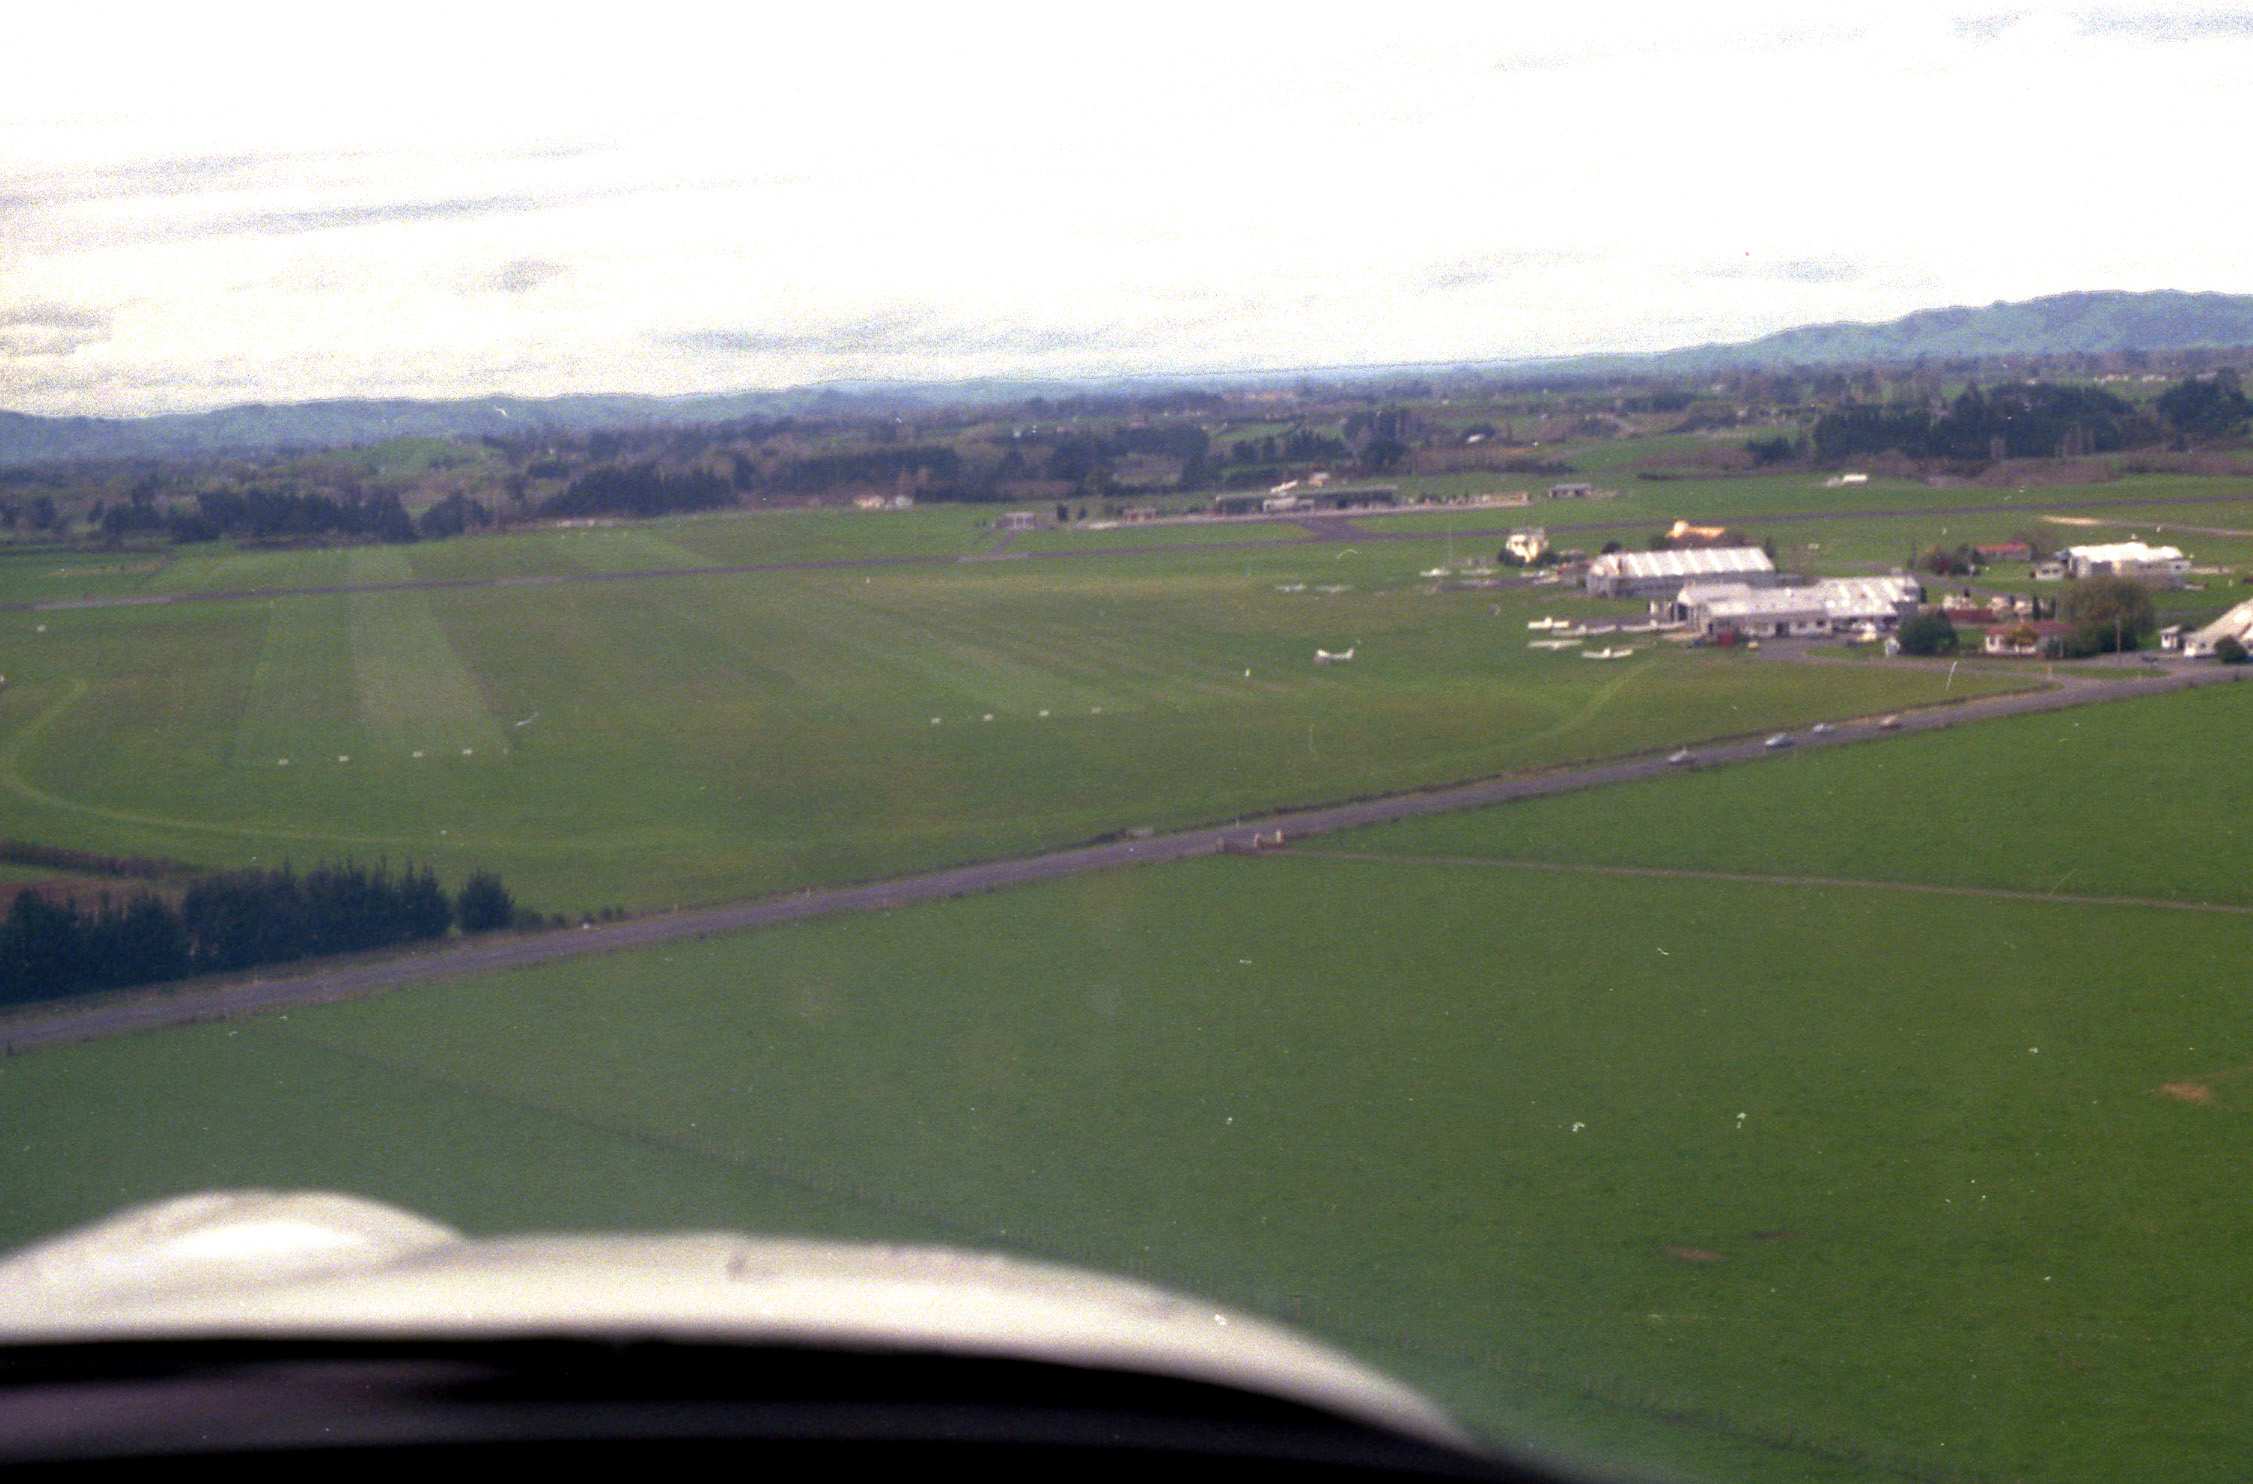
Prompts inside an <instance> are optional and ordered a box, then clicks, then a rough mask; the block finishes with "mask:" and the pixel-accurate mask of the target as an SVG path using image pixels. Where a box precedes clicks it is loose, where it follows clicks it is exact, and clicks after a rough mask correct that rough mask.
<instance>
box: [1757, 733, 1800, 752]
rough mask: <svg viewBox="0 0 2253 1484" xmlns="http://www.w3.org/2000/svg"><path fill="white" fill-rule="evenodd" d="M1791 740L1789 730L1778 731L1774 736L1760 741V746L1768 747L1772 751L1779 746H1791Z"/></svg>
mask: <svg viewBox="0 0 2253 1484" xmlns="http://www.w3.org/2000/svg"><path fill="white" fill-rule="evenodd" d="M1792 742H1793V737H1792V735H1791V733H1789V732H1778V733H1776V735H1775V736H1773V737H1770V738H1769V739H1768V740H1767V741H1765V742H1763V743H1761V744H1760V745H1761V746H1762V747H1765V748H1767V749H1769V750H1770V751H1774V750H1775V749H1776V748H1779V747H1789V746H1791V745H1792Z"/></svg>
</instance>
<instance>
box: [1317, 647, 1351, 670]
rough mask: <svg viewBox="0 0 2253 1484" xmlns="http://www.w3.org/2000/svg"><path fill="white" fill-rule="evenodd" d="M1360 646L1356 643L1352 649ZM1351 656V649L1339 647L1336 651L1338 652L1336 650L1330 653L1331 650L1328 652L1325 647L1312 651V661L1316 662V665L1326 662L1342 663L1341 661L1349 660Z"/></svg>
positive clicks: (1325, 663)
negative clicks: (1334, 652)
mask: <svg viewBox="0 0 2253 1484" xmlns="http://www.w3.org/2000/svg"><path fill="white" fill-rule="evenodd" d="M1360 647H1361V646H1360V645H1358V644H1357V645H1355V646H1354V649H1358V648H1360ZM1352 658H1353V650H1352V649H1341V650H1339V651H1338V652H1337V653H1336V654H1332V653H1331V652H1330V651H1329V650H1327V649H1317V650H1316V651H1315V652H1314V662H1315V663H1316V664H1318V665H1327V664H1332V663H1340V664H1342V663H1344V662H1345V661H1347V660H1350V659H1352Z"/></svg>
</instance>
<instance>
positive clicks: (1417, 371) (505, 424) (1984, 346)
mask: <svg viewBox="0 0 2253 1484" xmlns="http://www.w3.org/2000/svg"><path fill="white" fill-rule="evenodd" d="M2236 345H2253V295H2243V294H2193V293H2183V292H2179V291H2176V290H2172V289H2162V290H2158V291H2155V292H2152V293H2140V294H2138V293H2118V292H2102V293H2075V294H2052V295H2050V296H2049V297H2047V298H2042V299H2029V300H2026V301H2025V302H2024V303H2019V304H2005V303H1995V304H1990V305H1987V306H1986V307H1985V308H1971V307H1957V308H1951V309H1920V310H1918V311H1917V312H1916V313H1914V314H1908V315H1904V316H1902V317H1901V318H1900V319H1897V320H1892V321H1889V322H1887V323H1885V324H1877V325H1865V324H1835V325H1808V326H1803V327H1801V328H1799V329H1793V330H1781V331H1778V332H1777V333H1776V334H1773V335H1766V336H1763V337H1761V338H1760V339H1758V340H1750V341H1745V342H1743V343H1741V344H1734V345H1698V346H1689V347H1685V348H1683V349H1681V350H1668V351H1656V352H1653V353H1650V354H1647V355H1592V356H1568V357H1558V358H1554V359H1543V360H1533V361H1526V360H1517V361H1460V362H1431V363H1424V364H1417V365H1407V366H1381V367H1378V366H1372V367H1365V368H1353V367H1323V368H1319V369H1317V370H1313V371H1309V372H1298V371H1267V372H1246V373H1240V374H1230V373H1219V372H1216V373H1211V374H1193V375H1184V376H1157V375H1153V376H1138V377H1090V378H1081V379H1071V378H1056V379H1022V380H1015V379H1012V380H982V381H960V382H881V381H863V382H849V383H848V382H838V383H831V384H824V385H818V386H801V387H791V388H787V389H785V390H781V391H748V392H730V393H722V394H718V395H713V396H696V397H637V396H627V395H617V396H575V397H547V398H530V397H507V396H499V397H470V398H464V399H460V400H456V401H446V402H424V401H414V400H408V399H396V400H388V401H372V400H343V401H328V402H296V403H284V404H279V405H265V404H252V405H248V406H242V407H228V408H223V409H221V410H219V411H216V412H197V413H173V414H167V415H164V416H158V417H141V418H94V417H33V416H29V415H27V414H23V413H15V412H4V411H0V464H25V463H34V462H39V461H43V460H50V459H111V458H134V457H149V456H167V455H170V456H178V455H183V454H189V455H192V454H208V453H222V452H257V451H266V450H273V449H279V448H306V449H313V448H340V447H350V446H353V445H357V444H367V443H375V442H380V441H381V440H383V439H387V438H402V437H426V438H475V437H481V436H493V437H515V436H521V435H523V434H524V433H526V432H527V431H535V432H536V431H538V430H541V429H554V430H557V431H566V432H589V431H593V430H595V429H598V428H630V427H639V426H644V425H648V424H668V423H669V424H677V425H689V424H698V423H716V422H727V421H732V420H734V419H737V418H754V417H761V418H771V417H784V416H808V415H819V414H822V413H838V412H848V413H849V412H859V413H876V412H885V411H908V410H912V409H914V408H917V407H927V406H931V405H934V404H937V403H943V402H949V401H962V400H966V399H970V398H978V399H983V400H991V401H996V402H1003V401H1016V400H1022V399H1025V398H1029V397H1035V396H1046V397H1064V396H1072V395H1075V394H1086V393H1109V394H1113V395H1117V394H1122V393H1124V394H1139V393H1142V392H1148V391H1157V390H1166V391H1181V390H1183V389H1185V388H1190V387H1212V388H1216V389H1217V388H1224V387H1246V386H1276V385H1289V384H1290V383H1291V382H1293V381H1294V380H1296V379H1297V378H1299V377H1300V376H1302V375H1313V376H1318V377H1319V378H1321V379H1322V380H1325V381H1336V380H1340V379H1350V378H1356V377H1358V376H1363V375H1366V376H1369V377H1396V376H1403V375H1423V376H1434V375H1445V374H1447V373H1450V372H1457V373H1461V372H1475V373H1483V374H1485V375H1489V376H1497V377H1508V376H1514V375H1522V376H1529V377H1532V376H1556V375H1584V376H1615V375H1643V376H1665V375H1681V374H1694V373H1702V372H1706V371H1714V370H1721V369H1725V368H1728V367H1734V366H1745V367H1780V366H1787V365H1802V366H1819V365H1837V364H1843V363H1854V362H1864V361H1911V360H1915V359H1916V358H1917V357H1919V356H1927V357H1931V358H1933V359H1935V360H1954V359H1961V358H1966V357H1980V356H2012V355H2060V354H2072V353H2076V352H2084V353H2105V352H2113V351H2122V350H2184V349H2191V348H2194V347H2200V346H2236Z"/></svg>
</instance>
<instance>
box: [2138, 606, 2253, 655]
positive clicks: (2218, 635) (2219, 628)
mask: <svg viewBox="0 0 2253 1484" xmlns="http://www.w3.org/2000/svg"><path fill="white" fill-rule="evenodd" d="M2224 639H2235V640H2236V641H2237V642H2238V643H2240V644H2247V643H2253V598H2248V599H2246V600H2245V601H2244V602H2242V603H2240V604H2238V605H2237V606H2236V607H2235V608H2232V609H2231V610H2230V611H2229V612H2227V613H2225V614H2223V615H2222V616H2221V617H2220V618H2217V619H2215V620H2214V621H2213V622H2212V623H2210V624H2208V625H2206V627H2204V628H2202V629H2194V630H2192V631H2191V632H2190V633H2187V634H2184V635H2182V636H2181V640H2180V643H2181V648H2182V651H2183V653H2184V654H2185V655H2188V656H2190V657H2192V658H2194V659H2195V658H2197V657H2198V656H2200V655H2208V654H2212V653H2213V652H2214V646H2215V645H2217V644H2219V643H2221V642H2222V641H2223V640H2224ZM2160 642H2161V644H2162V645H2163V646H2164V647H2166V648H2169V649H2172V648H2174V647H2176V646H2174V645H2171V644H2167V643H2166V641H2165V639H2164V637H2162V639H2161V641H2160Z"/></svg>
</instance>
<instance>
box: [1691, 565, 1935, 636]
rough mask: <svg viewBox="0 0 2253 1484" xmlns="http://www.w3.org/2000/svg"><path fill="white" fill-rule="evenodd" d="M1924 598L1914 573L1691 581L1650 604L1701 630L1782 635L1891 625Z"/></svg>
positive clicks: (1754, 634)
mask: <svg viewBox="0 0 2253 1484" xmlns="http://www.w3.org/2000/svg"><path fill="white" fill-rule="evenodd" d="M1922 599H1923V590H1922V589H1921V588H1920V587H1919V586H1918V585H1917V580H1916V579H1915V578H1914V577H1907V576H1893V577H1826V578H1823V579H1821V580H1820V581H1817V582H1812V583H1809V584H1807V585H1806V586H1804V587H1760V588H1756V587H1753V586H1751V585H1750V584H1748V583H1742V582H1699V583H1690V584H1686V585H1684V587H1683V588H1682V590H1681V591H1680V592H1679V593H1677V594H1676V595H1675V597H1674V599H1673V601H1672V602H1671V603H1667V604H1659V603H1653V604H1652V605H1651V606H1652V608H1653V609H1654V610H1658V609H1663V610H1664V611H1663V616H1664V617H1667V618H1671V619H1673V620H1675V621H1676V622H1682V623H1688V624H1689V625H1691V626H1692V627H1693V628H1695V629H1697V630H1698V632H1700V633H1702V634H1714V633H1719V632H1721V631H1723V630H1730V631H1733V632H1736V633H1739V634H1747V635H1753V636H1759V637H1774V638H1783V637H1785V636H1787V635H1799V636H1804V637H1812V636H1816V635H1826V634H1836V633H1842V632H1844V631H1846V630H1849V629H1857V628H1861V627H1863V626H1865V625H1867V626H1870V627H1874V628H1878V629H1889V628H1891V627H1893V626H1894V625H1895V624H1897V623H1899V622H1900V621H1901V620H1902V619H1904V618H1906V617H1908V616H1909V615H1910V614H1912V613H1914V612H1916V611H1917V604H1918V603H1919V602H1921V601H1922Z"/></svg>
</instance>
